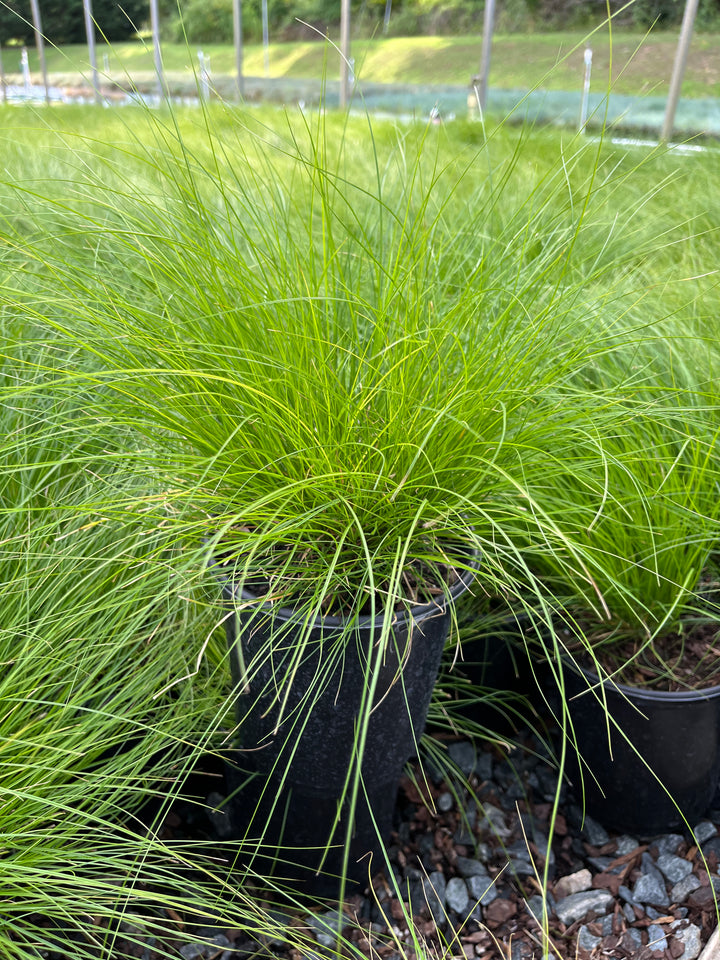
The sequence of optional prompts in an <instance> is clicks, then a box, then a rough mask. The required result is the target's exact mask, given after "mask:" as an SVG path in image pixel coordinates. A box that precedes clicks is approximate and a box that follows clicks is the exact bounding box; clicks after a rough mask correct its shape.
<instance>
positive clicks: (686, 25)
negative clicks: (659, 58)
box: [660, 0, 698, 143]
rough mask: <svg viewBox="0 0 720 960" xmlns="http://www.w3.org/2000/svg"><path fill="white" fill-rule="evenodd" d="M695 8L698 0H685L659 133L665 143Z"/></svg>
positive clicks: (684, 64)
mask: <svg viewBox="0 0 720 960" xmlns="http://www.w3.org/2000/svg"><path fill="white" fill-rule="evenodd" d="M697 8H698V0H685V13H684V14H683V21H682V27H681V28H680V39H679V40H678V48H677V53H676V54H675V63H674V65H673V72H672V78H671V80H670V92H669V93H668V101H667V105H666V107H665V120H664V121H663V127H662V133H661V134H660V140H661V141H662V142H663V143H667V141H668V140H669V139H670V137H671V136H672V133H673V127H674V126H675V111H676V110H677V105H678V100H679V99H680V87H681V86H682V81H683V76H684V74H685V67H686V66H687V58H688V53H689V51H690V39H691V38H692V32H693V26H694V24H695V15H696V14H697Z"/></svg>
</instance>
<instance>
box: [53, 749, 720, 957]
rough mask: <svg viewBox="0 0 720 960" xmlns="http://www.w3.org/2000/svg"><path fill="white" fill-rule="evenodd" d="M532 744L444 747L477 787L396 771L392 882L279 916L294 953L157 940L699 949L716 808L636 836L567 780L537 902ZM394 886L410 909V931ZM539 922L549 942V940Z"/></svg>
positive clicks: (463, 949) (530, 951) (622, 951)
mask: <svg viewBox="0 0 720 960" xmlns="http://www.w3.org/2000/svg"><path fill="white" fill-rule="evenodd" d="M527 747H528V749H527V751H522V750H516V751H514V752H513V753H512V755H511V756H512V763H511V762H510V760H509V758H508V755H507V753H503V752H502V751H501V750H500V749H499V748H494V749H493V748H491V747H487V746H483V747H479V748H478V749H477V750H476V748H475V747H474V746H473V745H472V744H471V743H468V742H464V741H457V742H453V743H449V744H448V752H449V755H450V757H451V758H452V760H453V761H454V762H455V764H456V765H457V767H458V768H459V769H460V770H461V771H462V772H463V774H464V775H465V776H466V777H467V778H468V782H469V784H470V786H471V788H472V792H471V793H470V792H468V791H467V789H459V788H458V786H457V783H452V782H448V781H446V780H443V779H442V778H441V777H440V776H439V775H438V779H437V780H430V782H429V783H427V784H426V785H425V786H423V788H422V793H421V791H420V789H419V788H418V786H417V782H418V781H414V780H410V779H407V780H404V781H403V783H402V788H401V791H400V795H399V798H398V804H397V815H396V828H397V829H396V832H395V834H394V835H393V838H392V842H391V845H390V847H389V850H388V852H389V857H390V861H391V863H392V865H393V872H394V874H395V877H394V880H391V879H390V878H388V877H387V876H384V875H383V874H378V875H377V876H376V877H374V878H373V892H372V894H371V893H370V891H369V890H366V891H365V895H356V896H353V897H352V898H350V899H349V900H348V901H347V902H346V903H345V904H344V905H343V906H342V910H341V919H339V914H338V905H337V904H327V906H326V907H324V908H321V909H319V910H315V911H312V912H311V911H309V910H308V911H303V912H297V911H296V912H294V913H292V914H290V913H289V912H286V913H285V914H284V915H283V913H282V912H280V913H279V914H278V919H279V920H280V922H281V924H282V923H284V922H286V923H287V925H288V926H292V927H294V928H296V930H297V932H298V933H301V932H303V931H304V933H305V935H306V936H307V938H308V942H309V943H311V944H312V947H311V948H308V949H305V950H303V951H302V954H301V953H300V952H299V951H293V950H288V949H287V948H286V947H284V946H283V945H282V943H281V942H279V941H271V942H267V941H263V942H259V941H253V940H250V939H248V936H247V933H246V932H245V933H241V932H240V931H235V930H227V929H220V928H211V929H208V928H205V929H201V928H197V929H196V930H195V931H193V937H194V935H195V934H196V935H197V942H187V936H188V934H187V928H185V934H184V935H185V942H184V943H182V944H181V943H180V941H175V942H173V940H172V938H168V939H165V940H164V946H165V949H166V950H169V951H171V955H174V956H179V957H184V958H185V960H198V958H205V960H230V958H231V957H237V956H244V957H250V956H258V957H267V958H273V957H277V958H280V960H300V958H301V956H302V957H304V958H309V960H322V958H325V957H327V958H330V957H331V956H337V954H336V953H335V952H334V944H335V931H336V930H337V927H338V924H339V923H341V924H342V925H343V926H344V935H345V937H346V938H348V939H350V940H352V941H353V942H354V943H355V944H356V946H357V948H358V949H359V951H360V952H361V953H364V954H366V955H367V956H368V957H371V956H372V957H379V958H383V960H399V957H400V956H402V955H404V956H407V957H410V958H413V957H418V958H419V956H420V955H423V956H427V955H429V956H439V955H440V954H441V953H445V954H446V955H447V956H448V957H453V958H456V960H470V958H473V957H487V958H493V960H494V958H498V960H501V958H504V960H543V958H545V957H546V956H553V957H557V958H559V960H570V958H574V960H578V958H579V960H589V958H598V960H599V958H611V960H612V958H618V960H620V958H629V957H632V958H635V960H670V958H672V960H694V958H695V957H698V956H699V955H700V953H701V951H702V949H703V947H704V946H705V944H706V943H707V941H708V938H709V937H710V935H711V933H712V932H713V930H714V929H715V927H716V924H717V918H716V912H715V904H714V894H713V891H714V890H716V891H717V892H718V893H720V877H719V876H718V862H719V861H720V809H716V810H711V811H709V812H708V816H707V819H704V820H702V821H701V822H700V823H698V824H697V825H696V826H695V828H694V832H693V834H689V833H688V834H681V833H671V834H666V835H663V836H659V837H655V838H653V839H652V840H650V841H647V840H645V841H643V842H640V841H639V840H638V839H637V838H635V837H631V836H619V835H616V834H610V833H608V832H607V831H606V830H605V829H604V828H603V827H602V826H601V825H600V824H598V823H595V822H593V821H592V820H589V819H586V820H585V822H584V824H582V825H581V810H580V808H579V806H578V805H577V804H576V803H575V802H574V799H573V797H572V795H571V794H570V793H569V792H568V791H567V790H566V789H563V794H562V804H561V807H560V812H559V815H558V816H557V818H556V820H555V825H554V831H553V841H552V844H551V847H550V851H549V862H548V864H547V876H548V895H547V898H546V899H545V900H544V899H543V896H542V885H541V882H539V878H541V877H542V875H543V870H544V869H545V857H546V855H548V835H549V829H550V828H549V822H548V820H549V817H550V816H551V813H552V803H551V801H552V798H553V795H554V790H555V776H554V774H553V771H552V769H551V768H550V766H549V765H548V764H547V763H546V762H545V761H543V760H542V758H541V757H540V756H538V755H537V752H536V751H537V750H538V746H537V743H536V742H534V741H533V740H532V739H531V738H530V737H529V735H528V737H527ZM207 785H208V786H209V788H210V792H209V794H208V801H209V804H210V806H212V805H217V804H219V803H220V802H221V801H222V796H221V794H219V793H218V789H217V787H218V782H217V777H215V779H213V780H209V781H208V783H207ZM196 786H197V781H196ZM423 794H424V795H423ZM223 823H224V821H223V819H222V816H221V815H218V814H214V815H213V814H211V815H210V816H207V815H205V814H202V813H199V812H198V808H197V807H196V806H191V805H190V804H185V803H183V802H182V801H181V802H179V803H178V804H177V805H176V807H175V808H174V810H173V811H172V812H171V814H170V815H169V817H168V818H167V820H166V823H165V832H166V835H167V836H169V837H171V838H172V837H175V838H179V837H183V836H189V835H191V836H209V837H213V836H218V837H220V838H221V837H222V835H223V833H224V827H223ZM703 857H704V862H703ZM398 890H402V891H403V892H404V895H403V899H404V900H405V902H406V903H407V904H409V906H410V907H411V909H412V915H413V918H414V919H413V924H412V928H413V929H412V930H411V929H409V928H408V924H407V922H406V920H405V915H406V911H404V910H403V906H402V904H401V903H400V900H399V898H398V895H397V891H398ZM274 909H275V910H276V911H277V910H278V909H280V908H279V907H278V906H277V905H276V906H275V908H274ZM543 916H544V917H545V920H543ZM543 925H545V927H546V930H547V932H548V934H549V937H550V945H549V944H548V943H547V940H545V941H544V940H543V933H542V929H543ZM157 946H158V945H157V944H153V943H147V944H146V945H145V946H143V947H141V946H135V947H130V946H129V945H126V946H125V948H123V949H121V948H120V947H119V948H118V953H117V957H118V958H120V957H130V956H132V957H138V958H142V960H156V958H158V957H159V953H158V952H157ZM47 956H48V957H49V958H50V960H56V957H57V958H58V960H59V958H60V957H62V960H69V958H66V957H65V956H63V955H62V954H58V955H54V954H48V955H47Z"/></svg>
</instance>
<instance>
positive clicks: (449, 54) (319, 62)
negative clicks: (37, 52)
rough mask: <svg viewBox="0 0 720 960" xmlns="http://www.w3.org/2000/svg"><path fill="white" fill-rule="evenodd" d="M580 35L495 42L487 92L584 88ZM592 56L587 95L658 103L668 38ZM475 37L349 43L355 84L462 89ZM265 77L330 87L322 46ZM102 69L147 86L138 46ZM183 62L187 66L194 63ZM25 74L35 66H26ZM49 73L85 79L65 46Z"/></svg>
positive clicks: (181, 57)
mask: <svg viewBox="0 0 720 960" xmlns="http://www.w3.org/2000/svg"><path fill="white" fill-rule="evenodd" d="M585 39H586V36H585V35H584V34H581V33H563V34H556V33H552V34H550V33H549V34H532V35H528V36H522V35H507V36H501V35H499V36H497V37H496V38H495V41H494V46H493V53H492V65H491V72H490V85H491V86H493V87H499V88H505V89H511V88H522V89H531V88H534V87H537V86H539V87H545V88H548V89H553V90H576V89H578V88H580V87H581V85H582V79H583V53H584V47H585ZM718 40H719V38H718V37H717V36H716V35H713V34H696V36H695V37H694V39H693V44H692V49H691V55H690V58H689V62H688V67H687V72H686V76H685V82H684V86H683V95H684V96H686V97H712V96H718V95H720V59H719V58H718V56H717V48H718ZM590 43H591V46H592V49H593V89H595V90H597V89H604V88H605V87H606V86H607V84H608V82H609V81H612V84H613V89H614V90H615V91H616V92H617V93H624V94H652V93H657V94H660V95H662V94H664V93H665V92H666V91H667V85H668V83H669V80H670V73H671V70H672V64H673V59H674V55H675V47H676V43H677V36H676V35H675V34H672V33H661V32H657V33H655V34H652V35H649V36H643V35H642V34H639V33H638V34H635V33H633V34H630V33H620V34H614V35H613V38H612V42H611V41H610V38H609V37H608V34H607V31H606V30H603V29H600V30H598V31H597V33H596V34H595V35H594V36H593V37H592V38H591V40H590ZM480 44H481V37H480V35H479V34H478V35H477V36H465V37H398V38H391V39H375V40H357V41H355V42H354V43H353V46H352V51H351V52H352V55H353V57H354V59H355V61H356V71H357V73H358V76H359V77H360V78H361V79H362V80H364V81H366V82H376V83H412V84H454V85H460V86H464V85H466V84H468V83H469V81H470V78H471V77H472V76H473V74H475V73H476V72H477V71H478V68H479V59H480ZM195 53H196V51H195V50H194V49H191V50H188V48H186V47H184V46H182V45H179V44H165V45H164V46H163V59H164V62H165V67H166V70H167V71H168V75H169V76H170V78H171V79H172V80H175V81H179V80H181V79H182V78H183V76H186V77H188V76H189V74H190V69H191V66H193V65H194V66H196V65H197V61H196V60H195ZM204 53H205V54H206V56H209V57H210V66H211V72H212V75H213V78H215V79H219V78H220V77H221V76H229V75H231V74H232V73H233V71H234V52H233V49H232V47H231V46H229V45H227V44H225V45H222V44H212V45H206V46H205V48H204ZM269 55H270V57H269V59H270V76H272V77H296V78H319V77H321V76H322V75H323V70H325V69H326V70H327V74H328V76H329V77H331V78H334V77H335V75H336V73H337V70H338V66H337V64H338V55H337V53H336V52H335V50H334V49H333V48H332V47H331V46H330V45H326V44H324V43H322V42H317V43H312V42H303V43H274V44H271V46H270V51H269ZM105 56H106V57H107V67H108V69H109V73H110V75H111V76H112V77H113V78H114V79H116V80H123V79H127V77H128V76H129V77H131V78H133V79H134V80H135V81H136V82H140V83H143V82H148V81H151V80H152V78H153V56H152V50H151V48H150V47H149V46H144V45H143V44H142V43H139V42H137V43H125V44H117V45H115V46H113V47H112V48H103V47H100V48H99V52H98V65H99V68H100V69H101V71H102V70H103V69H104V65H105V59H104V57H105ZM244 56H245V73H246V74H247V75H248V76H258V77H261V76H263V75H264V57H263V51H262V48H261V47H260V46H259V45H257V44H255V45H250V46H248V47H246V49H245V52H244ZM192 61H195V63H194V64H193V62H192ZM4 62H5V69H6V70H7V71H8V74H10V73H11V72H13V71H17V70H18V69H19V52H17V53H16V52H15V51H7V50H6V51H5V52H4ZM31 67H32V68H33V69H37V60H36V58H35V57H31ZM48 70H49V72H50V74H51V75H52V76H53V78H55V79H57V80H58V81H59V82H72V80H73V75H75V79H76V80H77V79H78V78H77V74H78V73H79V72H82V71H87V52H86V50H85V48H84V47H80V46H75V47H66V48H63V49H54V50H50V51H48Z"/></svg>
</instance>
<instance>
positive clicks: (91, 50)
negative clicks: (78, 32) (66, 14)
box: [83, 0, 102, 103]
mask: <svg viewBox="0 0 720 960" xmlns="http://www.w3.org/2000/svg"><path fill="white" fill-rule="evenodd" d="M83 11H84V13H85V33H86V35H87V45H88V58H89V60H90V70H91V76H92V88H93V91H94V93H95V103H101V101H102V97H101V96H100V81H99V80H98V69H97V54H96V52H95V21H94V20H93V14H92V0H83Z"/></svg>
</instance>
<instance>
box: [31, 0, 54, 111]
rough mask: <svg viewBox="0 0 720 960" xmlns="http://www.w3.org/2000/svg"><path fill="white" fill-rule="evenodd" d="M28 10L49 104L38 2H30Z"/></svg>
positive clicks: (48, 85) (33, 0) (48, 86)
mask: <svg viewBox="0 0 720 960" xmlns="http://www.w3.org/2000/svg"><path fill="white" fill-rule="evenodd" d="M30 9H31V11H32V21H33V28H34V30H35V46H36V47H37V52H38V58H39V59H40V69H41V70H42V77H43V84H44V85H45V103H50V84H49V83H48V75H47V64H46V63H45V40H44V38H43V32H42V20H41V19H40V7H39V5H38V0H30Z"/></svg>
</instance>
